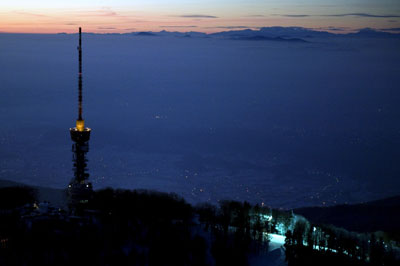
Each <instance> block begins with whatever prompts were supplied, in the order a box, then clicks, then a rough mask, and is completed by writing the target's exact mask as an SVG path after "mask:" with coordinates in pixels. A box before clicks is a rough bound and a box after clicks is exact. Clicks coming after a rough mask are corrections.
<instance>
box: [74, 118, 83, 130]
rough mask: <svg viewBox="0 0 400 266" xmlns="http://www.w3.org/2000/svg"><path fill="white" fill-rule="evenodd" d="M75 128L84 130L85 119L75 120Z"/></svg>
mask: <svg viewBox="0 0 400 266" xmlns="http://www.w3.org/2000/svg"><path fill="white" fill-rule="evenodd" d="M76 129H77V130H78V131H84V130H85V120H79V119H78V120H76Z"/></svg>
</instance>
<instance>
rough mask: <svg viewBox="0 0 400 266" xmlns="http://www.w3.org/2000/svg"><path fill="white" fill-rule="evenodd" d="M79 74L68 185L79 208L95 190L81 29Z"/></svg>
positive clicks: (71, 196) (80, 32) (71, 132)
mask: <svg viewBox="0 0 400 266" xmlns="http://www.w3.org/2000/svg"><path fill="white" fill-rule="evenodd" d="M78 52H79V74H78V87H79V98H78V119H77V120H76V127H74V128H70V129H69V132H70V134H71V139H72V141H74V144H73V145H72V152H73V157H72V161H73V163H74V169H73V170H74V178H73V179H72V180H71V182H70V183H69V185H68V194H69V199H70V205H71V206H72V207H74V208H75V207H78V206H79V205H81V204H83V203H87V202H88V200H89V199H90V197H91V195H92V192H93V188H92V184H91V183H90V182H89V181H88V179H89V174H88V173H87V170H88V169H87V159H86V154H87V152H89V139H90V132H91V129H90V128H87V127H85V121H84V120H83V118H82V31H81V28H79V46H78Z"/></svg>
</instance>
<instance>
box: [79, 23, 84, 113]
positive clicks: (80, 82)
mask: <svg viewBox="0 0 400 266" xmlns="http://www.w3.org/2000/svg"><path fill="white" fill-rule="evenodd" d="M78 51H79V73H78V86H79V110H78V113H79V116H78V120H81V121H83V119H82V28H81V27H79V46H78Z"/></svg>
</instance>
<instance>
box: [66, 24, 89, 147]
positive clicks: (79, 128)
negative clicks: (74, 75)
mask: <svg viewBox="0 0 400 266" xmlns="http://www.w3.org/2000/svg"><path fill="white" fill-rule="evenodd" d="M78 56H79V70H78V119H77V120H76V127H74V128H71V129H70V133H71V138H72V140H73V141H75V142H77V143H78V142H80V143H84V142H87V141H89V138H90V131H91V130H90V128H87V127H85V120H83V116H82V28H81V27H79V45H78Z"/></svg>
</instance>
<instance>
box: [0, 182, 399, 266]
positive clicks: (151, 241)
mask: <svg viewBox="0 0 400 266" xmlns="http://www.w3.org/2000/svg"><path fill="white" fill-rule="evenodd" d="M36 195H37V194H36V192H35V190H34V189H32V188H29V187H14V188H2V189H0V200H1V203H0V265H72V264H77V265H81V264H87V265H248V264H249V259H250V258H253V257H257V256H264V255H266V254H268V246H269V237H268V236H269V235H270V234H280V235H282V234H285V233H286V232H287V233H286V243H285V248H286V259H287V262H288V264H289V265H338V264H339V263H340V264H343V265H371V266H372V265H394V264H393V263H395V262H396V261H395V257H394V256H393V254H394V253H391V251H390V250H389V249H388V247H386V246H385V244H384V243H383V242H382V241H381V240H379V239H375V238H374V236H373V235H371V236H368V237H366V236H365V235H363V236H362V237H364V238H365V239H364V240H365V241H361V240H363V238H362V237H360V235H356V234H354V233H349V232H347V231H345V230H342V229H338V228H335V227H329V226H318V227H317V226H316V225H311V224H310V223H308V222H307V221H306V220H305V219H299V218H297V217H295V216H293V214H292V213H291V212H288V211H280V210H275V209H270V208H267V207H261V206H259V205H250V204H249V203H247V202H244V203H242V202H236V201H221V202H220V204H219V205H218V206H215V205H211V204H199V205H197V206H194V207H193V206H191V205H190V204H188V203H186V202H185V200H184V199H183V198H181V197H179V196H178V195H176V194H173V193H170V194H168V193H160V192H154V191H146V190H136V191H130V190H120V189H110V188H108V189H103V190H99V191H94V192H93V194H92V195H91V197H90V199H89V200H88V201H85V203H80V204H75V205H70V206H69V208H68V209H65V210H63V209H55V208H52V207H51V205H49V204H43V203H40V204H38V203H37V196H36ZM360 239H361V240H360ZM397 262H398V261H397ZM379 263H380V264H379Z"/></svg>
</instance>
